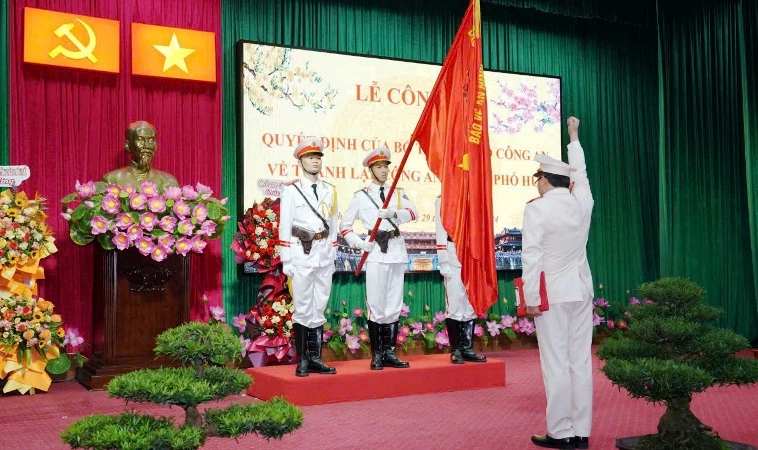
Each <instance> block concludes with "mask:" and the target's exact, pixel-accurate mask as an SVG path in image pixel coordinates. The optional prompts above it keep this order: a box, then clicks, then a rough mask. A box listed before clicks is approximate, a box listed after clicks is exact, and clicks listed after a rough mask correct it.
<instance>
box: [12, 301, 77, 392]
mask: <svg viewBox="0 0 758 450" xmlns="http://www.w3.org/2000/svg"><path fill="white" fill-rule="evenodd" d="M53 309H54V305H53V304H52V303H51V302H48V301H46V300H45V299H43V298H40V297H37V296H32V297H26V296H20V295H17V294H12V293H8V292H3V291H0V379H4V378H6V377H7V378H8V379H7V381H6V383H5V387H4V388H3V392H4V393H7V392H10V391H13V390H18V391H19V392H21V393H22V394H25V393H27V392H30V393H32V394H33V393H34V391H35V389H41V390H43V391H47V389H48V388H49V387H50V382H51V379H50V376H49V375H48V374H47V373H46V372H45V370H46V369H47V370H48V371H49V372H50V373H62V372H65V371H66V370H68V367H69V366H70V364H71V361H70V360H69V358H68V356H66V354H65V353H63V354H61V352H60V348H61V347H62V346H63V342H64V338H65V336H66V332H65V330H64V329H63V327H62V326H61V322H62V319H61V316H60V315H58V314H55V312H54V311H53Z"/></svg>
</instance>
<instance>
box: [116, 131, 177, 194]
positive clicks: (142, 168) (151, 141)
mask: <svg viewBox="0 0 758 450" xmlns="http://www.w3.org/2000/svg"><path fill="white" fill-rule="evenodd" d="M124 148H125V149H126V151H127V152H129V153H131V155H132V159H131V161H129V165H128V166H127V167H122V168H120V169H116V170H113V171H111V172H108V173H106V174H105V175H104V176H103V181H105V182H107V183H115V184H118V185H121V186H125V185H127V184H131V185H133V186H135V187H139V185H140V183H142V182H143V181H150V182H153V183H155V184H157V185H160V184H161V183H163V186H168V185H174V186H178V185H179V183H178V182H177V181H176V178H174V176H173V175H171V174H169V173H166V172H163V171H160V170H158V169H154V168H153V167H152V161H153V156H155V152H156V151H157V145H156V138H155V127H154V126H152V125H151V124H150V123H148V122H146V121H144V120H140V121H137V122H132V123H130V124H129V126H128V127H127V128H126V141H125V142H124Z"/></svg>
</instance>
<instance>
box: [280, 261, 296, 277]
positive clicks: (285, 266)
mask: <svg viewBox="0 0 758 450" xmlns="http://www.w3.org/2000/svg"><path fill="white" fill-rule="evenodd" d="M282 272H283V273H284V274H285V275H287V276H288V277H289V278H292V276H293V275H295V268H294V267H292V263H291V262H289V261H287V262H284V263H282Z"/></svg>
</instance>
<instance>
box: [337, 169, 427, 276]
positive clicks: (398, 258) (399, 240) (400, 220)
mask: <svg viewBox="0 0 758 450" xmlns="http://www.w3.org/2000/svg"><path fill="white" fill-rule="evenodd" d="M380 187H381V186H379V185H377V184H376V183H371V184H370V185H369V186H368V187H366V188H364V189H361V190H359V191H357V192H356V193H355V194H353V199H352V200H351V201H350V205H348V207H347V210H346V211H345V214H344V215H343V216H342V222H341V223H340V230H341V233H342V237H344V238H345V240H346V241H347V243H348V244H349V245H350V246H351V247H354V248H357V247H358V242H359V241H360V240H361V237H360V236H358V234H357V233H355V232H354V231H353V224H354V223H355V220H356V219H359V220H360V221H361V223H362V224H363V227H364V228H365V229H366V230H369V232H370V231H371V230H372V229H373V228H374V224H375V223H376V219H377V218H378V215H377V213H378V211H379V210H378V209H377V207H376V206H375V205H374V203H372V202H371V200H369V198H368V197H367V196H366V193H368V195H370V196H371V198H372V199H373V200H374V202H376V204H377V205H379V207H380V208H381V207H382V204H383V203H384V201H382V200H381V199H380V198H379V188H380ZM389 188H390V186H389V185H387V184H386V183H385V184H384V191H385V195H386V193H387V192H389ZM364 191H365V192H364ZM388 208H392V209H394V210H395V211H396V212H397V218H395V219H384V220H382V223H381V224H380V225H379V229H380V230H384V231H394V230H395V227H393V226H392V223H390V220H391V221H392V222H394V223H395V225H397V226H398V228H400V225H401V224H404V223H408V222H411V221H414V220H416V217H418V209H417V208H416V205H414V204H413V202H411V201H410V200H409V199H408V197H407V196H406V195H405V194H404V193H403V191H402V189H400V188H396V189H395V191H394V192H393V193H392V198H391V199H390V202H389V204H388ZM366 261H368V262H382V263H403V264H405V263H407V262H408V252H407V251H406V249H405V240H404V239H403V237H402V236H400V237H396V238H392V239H390V240H389V244H388V246H387V253H382V252H381V249H380V248H379V245H375V246H374V249H373V250H371V253H369V255H368V258H367V259H366Z"/></svg>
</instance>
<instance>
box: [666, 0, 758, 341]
mask: <svg viewBox="0 0 758 450" xmlns="http://www.w3.org/2000/svg"><path fill="white" fill-rule="evenodd" d="M742 3H743V2H741V1H739V0H733V1H719V2H712V1H709V0H695V1H689V2H686V3H685V2H664V1H661V2H659V5H658V25H659V28H658V31H659V51H660V56H659V60H660V65H659V74H660V75H659V77H660V83H659V87H660V91H661V96H660V138H661V145H660V149H659V150H660V173H659V176H660V225H661V226H660V242H661V248H660V252H661V253H660V258H661V275H663V276H667V275H677V276H680V275H685V276H688V277H690V278H692V279H693V280H694V281H696V282H698V283H700V284H702V285H703V286H705V288H706V290H707V292H708V294H707V300H708V301H709V302H710V303H711V304H713V305H716V306H720V307H723V308H724V310H725V317H724V318H723V319H722V321H721V322H722V325H723V326H726V327H728V328H731V329H734V330H735V331H737V332H739V333H742V334H745V335H747V336H750V337H755V336H756V335H757V330H756V327H757V326H758V318H757V317H756V298H755V269H754V264H753V256H752V255H754V254H755V247H756V245H757V244H756V240H757V239H758V235H757V234H756V233H755V217H756V216H755V205H756V203H755V197H754V196H755V165H754V158H755V156H756V153H755V149H754V148H747V149H746V145H745V143H746V138H749V133H746V124H747V122H746V121H745V119H746V117H747V116H746V115H745V106H746V105H745V104H744V103H743V101H744V99H745V97H744V96H743V83H742V82H741V80H743V75H742V73H741V71H742V67H743V64H741V52H740V49H741V47H740V46H741V42H742V40H743V38H744V36H742V35H740V29H741V28H742V26H741V24H740V9H741V7H742ZM751 3H752V4H753V6H754V3H753V2H752V0H748V1H745V2H744V5H746V8H747V5H750V4H751ZM753 12H754V11H753ZM744 28H745V30H748V28H747V26H746V27H744ZM751 32H753V33H754V32H755V24H753V27H752V30H751ZM754 37H755V36H752V38H753V39H754ZM754 43H755V41H754V40H752V41H751V44H747V45H754ZM750 51H751V54H749V55H747V58H746V59H747V60H748V61H750V63H751V64H753V67H752V70H753V78H754V75H755V72H754V69H755V66H754V63H755V58H756V57H758V54H756V53H755V50H754V47H751V48H750ZM754 83H755V82H754V81H753V80H746V83H745V84H753V88H754V87H755V84H754ZM753 106H754V103H753ZM749 125H750V128H752V127H754V125H752V124H749ZM752 129H754V128H752ZM746 150H747V158H748V160H751V162H752V164H748V166H747V168H748V172H746V170H745V167H746V162H745V161H746ZM748 179H751V180H752V182H751V183H748ZM748 192H751V194H750V195H752V202H751V204H749V203H748V199H749V194H748ZM751 214H752V216H751ZM751 218H752V221H751V220H750V219H751ZM751 222H752V223H751ZM750 225H752V226H753V232H751V227H750ZM751 249H752V253H751Z"/></svg>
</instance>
